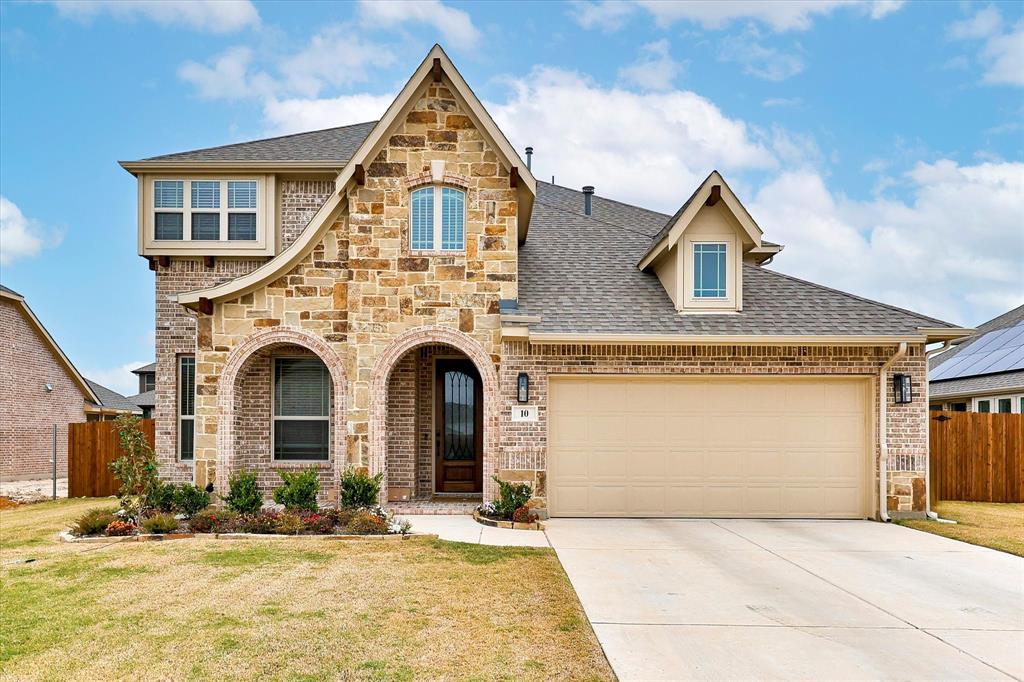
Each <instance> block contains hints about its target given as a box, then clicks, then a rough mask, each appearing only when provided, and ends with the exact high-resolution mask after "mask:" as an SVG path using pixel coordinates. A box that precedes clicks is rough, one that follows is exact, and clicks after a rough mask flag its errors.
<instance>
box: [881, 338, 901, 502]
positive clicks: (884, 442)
mask: <svg viewBox="0 0 1024 682" xmlns="http://www.w3.org/2000/svg"><path fill="white" fill-rule="evenodd" d="M906 354H907V342H906V341H900V345H899V348H897V349H896V353H895V354H893V356H892V357H891V358H889V359H888V360H886V361H885V363H884V364H883V365H882V368H881V369H880V370H879V371H878V517H879V518H880V519H881V520H882V521H884V522H888V521H889V510H888V509H887V508H886V506H887V505H886V500H887V499H888V497H889V480H888V478H889V477H888V473H889V472H888V470H887V465H888V460H889V438H888V435H889V434H888V431H889V423H888V418H887V415H888V396H887V393H888V390H887V389H888V386H889V382H888V381H887V373H888V371H889V368H890V367H892V366H893V364H894V363H895V362H896V361H897V360H899V359H900V358H902V357H903V356H905V355H906Z"/></svg>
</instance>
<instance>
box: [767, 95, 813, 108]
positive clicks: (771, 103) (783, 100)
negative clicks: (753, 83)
mask: <svg viewBox="0 0 1024 682" xmlns="http://www.w3.org/2000/svg"><path fill="white" fill-rule="evenodd" d="M803 103H804V101H803V100H802V99H801V98H799V97H769V98H768V99H766V100H764V101H762V102H761V106H763V107H765V108H769V109H770V108H774V107H798V106H800V105H801V104H803Z"/></svg>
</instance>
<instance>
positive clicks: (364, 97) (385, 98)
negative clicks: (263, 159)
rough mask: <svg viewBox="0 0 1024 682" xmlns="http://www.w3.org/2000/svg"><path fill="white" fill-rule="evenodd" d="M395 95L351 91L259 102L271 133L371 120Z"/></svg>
mask: <svg viewBox="0 0 1024 682" xmlns="http://www.w3.org/2000/svg"><path fill="white" fill-rule="evenodd" d="M394 99H395V95H393V94H391V95H368V94H355V95H343V96H341V97H334V98H325V99H304V98H293V99H283V100H277V99H270V100H267V101H266V102H264V104H263V118H264V120H265V121H266V123H267V125H268V126H269V129H270V131H271V132H273V133H274V134H278V135H286V134H288V133H297V132H302V131H305V130H318V129H321V128H332V127H334V126H343V125H348V124H351V123H362V122H364V121H375V120H377V119H379V118H380V117H381V116H382V115H383V114H384V111H385V110H386V109H387V108H388V107H389V106H390V105H391V102H392V101H394Z"/></svg>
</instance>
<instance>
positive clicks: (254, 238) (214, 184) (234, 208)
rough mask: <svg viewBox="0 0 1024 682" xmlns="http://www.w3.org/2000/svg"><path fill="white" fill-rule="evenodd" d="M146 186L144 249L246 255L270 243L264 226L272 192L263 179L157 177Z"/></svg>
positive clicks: (265, 248)
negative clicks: (146, 204) (146, 218)
mask: <svg viewBox="0 0 1024 682" xmlns="http://www.w3.org/2000/svg"><path fill="white" fill-rule="evenodd" d="M148 190H149V193H148V196H147V197H146V200H147V203H148V204H149V206H150V208H149V210H148V211H147V213H148V218H149V219H148V221H147V222H146V224H145V226H144V231H145V233H146V234H145V242H144V243H145V250H149V249H153V250H158V251H160V252H164V251H170V252H182V251H185V250H187V249H202V251H201V252H202V253H206V252H212V253H219V252H231V253H232V254H236V255H242V254H243V253H248V252H251V251H265V250H267V248H268V244H269V245H272V242H269V240H268V239H267V235H266V234H265V232H266V230H265V227H264V223H265V222H266V220H267V216H266V213H267V212H268V211H269V210H272V203H271V204H269V205H264V204H267V201H268V200H267V198H266V196H267V193H268V191H271V190H268V189H267V182H266V181H265V179H263V178H251V177H250V178H244V177H242V178H237V177H236V178H211V177H208V176H207V177H200V178H194V179H188V178H182V179H177V178H157V179H152V180H150V181H149V183H148ZM236 252H237V253H236Z"/></svg>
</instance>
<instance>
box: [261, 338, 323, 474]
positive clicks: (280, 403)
mask: <svg viewBox="0 0 1024 682" xmlns="http://www.w3.org/2000/svg"><path fill="white" fill-rule="evenodd" d="M272 400H273V410H272V412H273V419H272V425H271V431H272V437H271V439H272V441H273V444H274V459H275V460H283V461H327V460H328V459H329V457H330V445H329V442H330V430H331V428H330V427H331V425H330V417H329V416H328V415H329V410H330V404H331V378H330V372H328V371H327V366H326V365H324V363H323V361H321V360H320V359H319V358H288V357H279V358H274V386H273V398H272Z"/></svg>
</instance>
